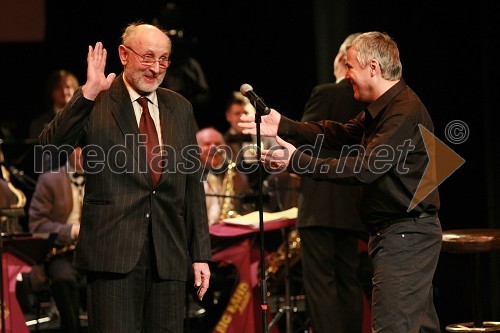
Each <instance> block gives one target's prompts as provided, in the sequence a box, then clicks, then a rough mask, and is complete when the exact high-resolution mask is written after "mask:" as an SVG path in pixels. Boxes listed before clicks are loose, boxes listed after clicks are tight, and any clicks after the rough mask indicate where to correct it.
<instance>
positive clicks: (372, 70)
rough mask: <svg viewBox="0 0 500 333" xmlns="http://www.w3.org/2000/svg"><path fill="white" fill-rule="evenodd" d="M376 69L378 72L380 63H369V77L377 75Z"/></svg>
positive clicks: (374, 61)
mask: <svg viewBox="0 0 500 333" xmlns="http://www.w3.org/2000/svg"><path fill="white" fill-rule="evenodd" d="M377 69H378V70H379V71H380V63H379V62H378V61H377V60H376V59H372V60H371V61H370V74H371V76H375V74H376V73H377Z"/></svg>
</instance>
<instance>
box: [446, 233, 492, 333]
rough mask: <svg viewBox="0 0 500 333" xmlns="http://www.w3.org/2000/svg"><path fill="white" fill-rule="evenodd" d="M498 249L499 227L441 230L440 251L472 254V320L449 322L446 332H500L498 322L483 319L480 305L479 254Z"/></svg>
mask: <svg viewBox="0 0 500 333" xmlns="http://www.w3.org/2000/svg"><path fill="white" fill-rule="evenodd" d="M499 249H500V229H460V230H448V231H445V232H443V245H442V248H441V251H442V252H448V253H462V254H473V271H474V286H473V294H472V308H473V316H472V318H473V321H472V322H466V323H460V324H450V325H447V326H446V331H447V332H500V322H498V321H484V320H483V311H482V305H481V265H480V259H481V254H483V253H485V252H491V251H494V250H499Z"/></svg>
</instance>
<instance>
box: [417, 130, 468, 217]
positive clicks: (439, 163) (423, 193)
mask: <svg viewBox="0 0 500 333" xmlns="http://www.w3.org/2000/svg"><path fill="white" fill-rule="evenodd" d="M418 127H419V128H420V135H422V138H423V139H424V144H425V150H426V151H427V156H429V163H428V164H427V168H426V169H425V171H424V174H423V175H422V179H420V183H419V184H418V187H417V190H416V191H415V194H414V195H413V199H412V200H411V202H410V206H409V207H408V212H409V211H411V210H412V209H413V208H415V207H416V206H417V205H418V204H419V203H420V202H422V200H424V199H425V198H426V197H427V196H428V195H429V194H430V193H431V192H432V191H434V190H435V189H436V188H437V187H438V186H439V185H441V183H442V182H444V181H445V180H446V178H448V177H449V176H451V174H452V173H454V172H455V171H456V170H457V169H458V168H460V166H461V165H462V164H464V163H465V160H464V159H463V158H462V157H461V156H459V155H458V154H457V153H455V152H454V151H453V150H452V149H451V148H450V147H448V146H447V145H445V144H444V143H443V141H441V140H439V139H438V138H437V137H436V136H435V135H434V134H432V133H431V132H430V131H429V130H428V129H427V128H425V127H424V126H422V125H421V124H419V125H418Z"/></svg>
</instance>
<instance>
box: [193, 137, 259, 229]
mask: <svg viewBox="0 0 500 333" xmlns="http://www.w3.org/2000/svg"><path fill="white" fill-rule="evenodd" d="M196 139H197V141H198V145H199V146H200V148H201V155H200V160H201V163H202V166H203V167H204V171H205V173H204V175H205V176H206V180H205V181H204V187H205V194H206V203H207V210H208V221H209V224H210V225H212V224H214V223H217V222H219V220H221V219H224V218H230V217H235V216H236V215H243V214H247V213H249V212H251V211H253V210H254V208H253V206H252V205H246V204H245V203H244V202H243V201H242V200H241V199H243V196H244V195H245V194H246V193H248V192H249V191H250V186H249V183H248V178H247V175H245V174H243V173H240V172H239V171H237V170H236V169H235V168H234V169H230V166H229V165H228V163H231V162H232V161H230V160H228V159H227V157H228V156H230V155H229V154H226V151H225V150H224V147H227V146H225V142H224V138H223V136H222V134H221V133H220V132H219V131H217V130H216V129H215V128H212V127H207V128H204V129H201V130H199V131H198V133H197V134H196Z"/></svg>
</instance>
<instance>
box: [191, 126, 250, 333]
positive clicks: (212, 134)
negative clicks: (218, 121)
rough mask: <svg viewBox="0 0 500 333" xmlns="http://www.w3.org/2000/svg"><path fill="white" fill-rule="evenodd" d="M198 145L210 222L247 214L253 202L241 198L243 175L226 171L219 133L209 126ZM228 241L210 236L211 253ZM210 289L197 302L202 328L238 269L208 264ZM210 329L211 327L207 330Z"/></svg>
mask: <svg viewBox="0 0 500 333" xmlns="http://www.w3.org/2000/svg"><path fill="white" fill-rule="evenodd" d="M196 138H197V141H198V145H199V147H200V148H201V155H200V160H201V163H202V166H203V167H204V171H205V173H204V176H205V177H206V178H204V188H205V195H206V203H207V213H208V221H209V223H210V225H212V224H215V223H218V222H219V221H220V220H222V219H224V218H230V217H235V216H237V215H243V214H247V213H249V212H251V211H253V210H255V208H254V206H253V204H251V203H250V204H248V203H245V202H244V201H243V200H241V199H242V198H243V197H244V196H245V194H246V193H248V192H249V191H250V186H249V183H248V179H247V177H246V175H244V174H243V173H240V172H239V171H237V170H236V168H234V169H231V170H229V164H231V163H232V162H233V161H231V160H230V158H229V156H230V154H226V153H225V151H224V148H225V147H226V146H225V142H224V138H223V136H222V134H221V133H220V132H219V131H217V130H216V129H214V128H212V127H207V128H203V129H201V130H199V131H198V133H197V134H196ZM228 241H229V243H230V242H232V240H224V239H214V238H212V252H216V251H217V250H218V249H221V248H224V247H225V246H228V245H229V243H228ZM210 265H211V266H210V272H211V277H210V289H209V290H208V291H207V293H206V294H205V297H204V298H203V301H202V302H200V305H201V306H203V308H204V309H205V311H206V313H205V317H204V322H203V327H205V328H206V329H207V332H208V331H209V330H208V329H212V328H213V327H214V326H215V325H216V324H217V322H218V320H219V318H220V316H221V315H222V313H223V311H224V309H225V308H226V306H227V303H228V301H229V299H230V297H231V295H232V293H233V291H234V288H235V287H236V285H237V284H238V281H239V276H238V270H237V269H236V267H235V266H234V265H233V264H229V263H227V262H220V261H219V262H214V263H210ZM210 332H211V330H210Z"/></svg>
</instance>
